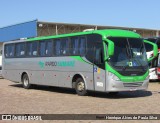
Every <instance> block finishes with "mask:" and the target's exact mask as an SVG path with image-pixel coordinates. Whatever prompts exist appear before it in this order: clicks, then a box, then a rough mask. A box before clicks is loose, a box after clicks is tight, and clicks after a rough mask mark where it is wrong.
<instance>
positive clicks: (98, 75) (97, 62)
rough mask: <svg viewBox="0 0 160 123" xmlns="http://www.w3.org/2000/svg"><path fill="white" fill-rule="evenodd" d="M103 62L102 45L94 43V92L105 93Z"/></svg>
mask: <svg viewBox="0 0 160 123" xmlns="http://www.w3.org/2000/svg"><path fill="white" fill-rule="evenodd" d="M105 73H106V72H105V62H104V54H103V44H102V43H96V45H95V46H94V65H93V74H94V75H93V77H94V87H95V91H105V86H106V85H105V80H106V76H105V75H106V74H105Z"/></svg>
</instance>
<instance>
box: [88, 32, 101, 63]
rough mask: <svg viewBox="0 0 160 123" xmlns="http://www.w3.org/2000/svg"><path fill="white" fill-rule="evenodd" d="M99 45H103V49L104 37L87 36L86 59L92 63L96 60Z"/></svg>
mask: <svg viewBox="0 0 160 123" xmlns="http://www.w3.org/2000/svg"><path fill="white" fill-rule="evenodd" d="M97 43H101V46H102V49H103V44H102V36H101V35H97V34H92V35H87V53H86V58H87V59H88V60H89V61H90V62H92V63H93V62H94V58H95V53H94V52H95V50H96V46H97Z"/></svg>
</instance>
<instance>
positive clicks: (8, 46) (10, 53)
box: [5, 44, 14, 57]
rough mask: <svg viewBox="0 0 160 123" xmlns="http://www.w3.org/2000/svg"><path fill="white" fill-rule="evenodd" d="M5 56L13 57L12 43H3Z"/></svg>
mask: <svg viewBox="0 0 160 123" xmlns="http://www.w3.org/2000/svg"><path fill="white" fill-rule="evenodd" d="M5 56H6V57H14V44H6V45H5Z"/></svg>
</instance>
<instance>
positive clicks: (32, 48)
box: [26, 42, 38, 56]
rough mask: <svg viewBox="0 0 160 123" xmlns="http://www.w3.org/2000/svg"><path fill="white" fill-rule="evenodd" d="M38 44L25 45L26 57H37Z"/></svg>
mask: <svg viewBox="0 0 160 123" xmlns="http://www.w3.org/2000/svg"><path fill="white" fill-rule="evenodd" d="M37 49H38V42H29V43H27V53H26V54H27V56H37Z"/></svg>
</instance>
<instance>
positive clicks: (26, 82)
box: [24, 78, 29, 86]
mask: <svg viewBox="0 0 160 123" xmlns="http://www.w3.org/2000/svg"><path fill="white" fill-rule="evenodd" d="M28 84H29V81H28V78H24V85H25V86H28Z"/></svg>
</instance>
